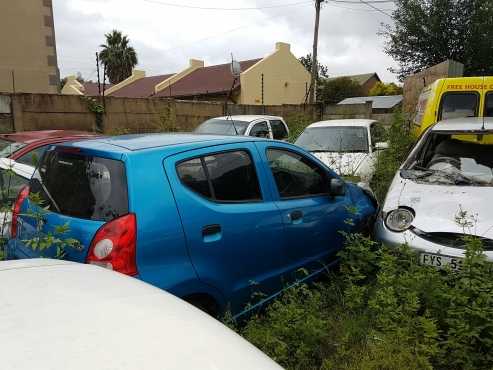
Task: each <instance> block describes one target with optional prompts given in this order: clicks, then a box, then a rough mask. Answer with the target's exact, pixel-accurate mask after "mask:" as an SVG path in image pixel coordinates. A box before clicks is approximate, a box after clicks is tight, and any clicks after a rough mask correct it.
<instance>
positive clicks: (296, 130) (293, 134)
mask: <svg viewBox="0 0 493 370" xmlns="http://www.w3.org/2000/svg"><path fill="white" fill-rule="evenodd" d="M286 123H287V124H288V127H289V137H288V141H289V142H290V143H294V142H295V141H296V139H297V138H298V136H300V135H301V133H302V132H303V130H304V129H305V128H306V126H308V125H309V124H311V123H313V119H311V117H310V116H309V115H307V114H304V113H295V114H291V115H289V116H287V117H286Z"/></svg>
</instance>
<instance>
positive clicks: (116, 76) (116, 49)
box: [99, 30, 138, 84]
mask: <svg viewBox="0 0 493 370" xmlns="http://www.w3.org/2000/svg"><path fill="white" fill-rule="evenodd" d="M105 37H106V44H104V45H101V47H102V48H103V50H102V51H101V53H100V54H99V57H100V60H101V63H103V64H104V65H106V75H107V76H108V79H109V80H110V82H111V83H112V84H117V83H119V82H121V81H123V80H124V79H126V78H127V77H129V76H130V75H131V74H132V70H133V68H134V67H135V66H136V65H137V63H138V60H137V53H136V52H135V49H134V48H133V47H131V46H129V43H130V40H129V39H128V37H127V36H123V35H122V33H121V32H120V31H117V30H113V31H111V32H110V33H107V34H106V35H105Z"/></svg>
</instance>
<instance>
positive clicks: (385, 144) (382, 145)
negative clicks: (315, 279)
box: [375, 142, 389, 150]
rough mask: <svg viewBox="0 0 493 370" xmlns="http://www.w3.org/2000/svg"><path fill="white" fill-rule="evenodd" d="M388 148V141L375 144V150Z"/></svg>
mask: <svg viewBox="0 0 493 370" xmlns="http://www.w3.org/2000/svg"><path fill="white" fill-rule="evenodd" d="M388 148H389V143H387V142H381V143H376V144H375V150H385V149H388Z"/></svg>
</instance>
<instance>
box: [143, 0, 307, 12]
mask: <svg viewBox="0 0 493 370" xmlns="http://www.w3.org/2000/svg"><path fill="white" fill-rule="evenodd" d="M143 1H145V2H146V3H151V4H157V5H164V6H169V7H174V8H183V9H197V10H220V11H243V10H262V9H275V8H286V7H290V6H298V5H306V4H310V3H311V2H312V1H311V0H310V1H300V2H297V3H289V4H282V5H266V6H259V7H245V8H219V7H203V6H195V5H187V4H176V3H168V2H163V1H158V0H143Z"/></svg>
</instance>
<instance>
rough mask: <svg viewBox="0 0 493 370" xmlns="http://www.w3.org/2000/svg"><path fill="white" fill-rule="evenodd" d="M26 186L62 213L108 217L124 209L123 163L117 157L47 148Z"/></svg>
mask: <svg viewBox="0 0 493 370" xmlns="http://www.w3.org/2000/svg"><path fill="white" fill-rule="evenodd" d="M30 187H31V192H32V193H39V194H40V195H41V198H42V199H43V201H44V204H45V205H48V206H49V208H50V210H51V211H53V212H57V213H61V214H63V215H67V216H72V217H78V218H84V219H90V220H98V221H111V220H113V219H114V218H117V217H119V216H123V215H125V214H127V213H128V194H127V180H126V176H125V166H124V164H123V162H120V161H117V160H113V159H107V158H100V157H93V156H86V155H80V154H73V153H65V152H59V151H56V150H51V151H48V152H46V154H45V155H44V157H43V160H42V162H41V164H40V166H39V169H38V170H36V172H35V173H34V175H33V178H32V179H31V183H30Z"/></svg>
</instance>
